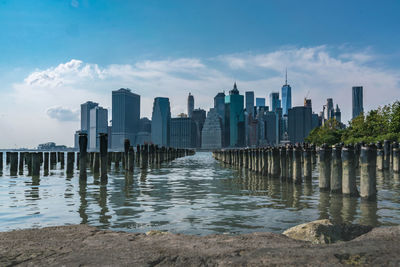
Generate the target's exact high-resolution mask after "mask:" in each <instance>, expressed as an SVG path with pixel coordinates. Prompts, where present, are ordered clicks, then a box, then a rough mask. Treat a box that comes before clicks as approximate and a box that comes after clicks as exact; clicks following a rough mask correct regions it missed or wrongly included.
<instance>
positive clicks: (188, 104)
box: [187, 93, 194, 118]
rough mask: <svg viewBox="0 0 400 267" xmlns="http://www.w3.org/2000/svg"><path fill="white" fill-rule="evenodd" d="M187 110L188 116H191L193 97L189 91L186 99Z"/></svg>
mask: <svg viewBox="0 0 400 267" xmlns="http://www.w3.org/2000/svg"><path fill="white" fill-rule="evenodd" d="M187 110H188V111H187V112H188V117H189V118H191V117H192V112H193V110H194V97H193V95H192V94H191V93H189V96H188V100H187Z"/></svg>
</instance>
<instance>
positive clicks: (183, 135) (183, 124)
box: [170, 118, 197, 148]
mask: <svg viewBox="0 0 400 267" xmlns="http://www.w3.org/2000/svg"><path fill="white" fill-rule="evenodd" d="M196 139H197V127H196V123H195V122H194V121H193V119H192V118H172V119H171V130H170V146H172V147H175V148H195V147H196V141H197V140H196Z"/></svg>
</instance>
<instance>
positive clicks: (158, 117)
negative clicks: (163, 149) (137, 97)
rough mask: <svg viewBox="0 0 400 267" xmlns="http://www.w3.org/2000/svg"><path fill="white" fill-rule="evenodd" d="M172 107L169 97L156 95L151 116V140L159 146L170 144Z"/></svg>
mask: <svg viewBox="0 0 400 267" xmlns="http://www.w3.org/2000/svg"><path fill="white" fill-rule="evenodd" d="M170 122H171V107H170V103H169V98H167V97H156V98H154V103H153V113H152V117H151V141H152V142H153V143H154V144H156V145H159V146H169V143H170V142H169V138H170Z"/></svg>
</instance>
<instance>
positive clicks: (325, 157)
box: [318, 144, 332, 190]
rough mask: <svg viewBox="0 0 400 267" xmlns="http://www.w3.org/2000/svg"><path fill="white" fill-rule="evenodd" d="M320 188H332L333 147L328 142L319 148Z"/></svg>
mask: <svg viewBox="0 0 400 267" xmlns="http://www.w3.org/2000/svg"><path fill="white" fill-rule="evenodd" d="M318 157H319V188H320V189H321V190H329V189H330V188H331V158H332V149H331V147H329V146H328V145H327V144H323V145H322V146H321V147H320V148H319V152H318Z"/></svg>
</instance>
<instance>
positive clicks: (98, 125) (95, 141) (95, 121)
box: [88, 106, 108, 151]
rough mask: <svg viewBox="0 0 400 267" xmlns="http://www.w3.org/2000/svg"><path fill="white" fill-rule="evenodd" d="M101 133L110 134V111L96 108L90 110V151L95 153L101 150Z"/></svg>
mask: <svg viewBox="0 0 400 267" xmlns="http://www.w3.org/2000/svg"><path fill="white" fill-rule="evenodd" d="M101 133H108V110H107V109H105V108H102V107H99V106H97V107H94V108H92V109H91V110H90V129H89V134H88V136H90V138H89V141H90V142H89V144H88V147H89V149H90V150H92V151H95V150H98V149H100V136H99V134H101Z"/></svg>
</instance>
